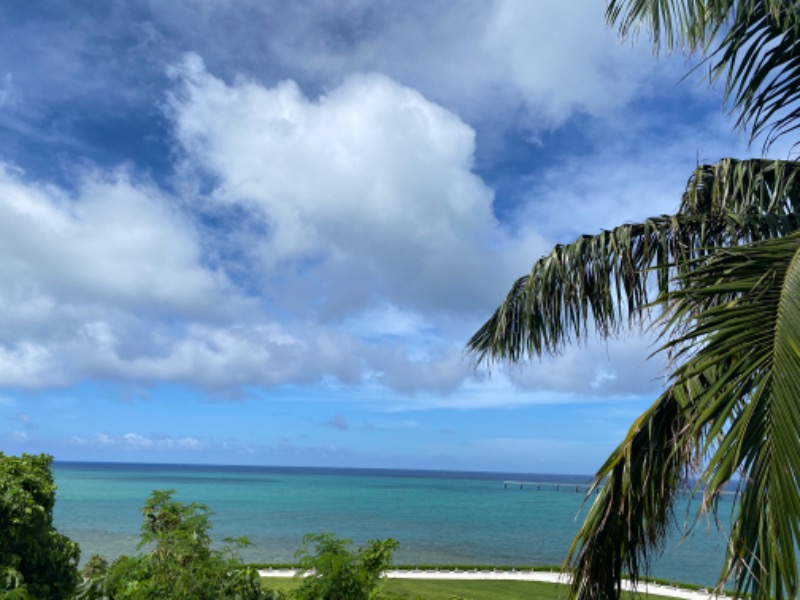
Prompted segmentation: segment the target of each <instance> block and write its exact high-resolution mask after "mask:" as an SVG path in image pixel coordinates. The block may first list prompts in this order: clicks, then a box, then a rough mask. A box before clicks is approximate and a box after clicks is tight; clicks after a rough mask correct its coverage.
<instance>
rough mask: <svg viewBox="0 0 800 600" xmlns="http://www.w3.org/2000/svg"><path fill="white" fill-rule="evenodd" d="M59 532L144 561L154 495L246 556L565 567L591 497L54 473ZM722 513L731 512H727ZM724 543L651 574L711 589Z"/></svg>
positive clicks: (365, 473) (383, 477)
mask: <svg viewBox="0 0 800 600" xmlns="http://www.w3.org/2000/svg"><path fill="white" fill-rule="evenodd" d="M53 472H54V475H55V478H56V483H57V484H58V495H57V502H56V509H55V522H56V526H57V527H58V529H59V531H61V532H62V533H64V534H66V535H68V536H69V537H71V538H72V539H73V540H75V541H77V542H78V543H79V544H80V546H81V550H82V554H83V557H84V558H88V557H89V556H91V555H92V554H95V553H97V554H102V555H104V556H106V557H108V558H114V557H116V556H119V555H120V554H132V553H135V552H136V544H137V541H138V535H139V527H140V524H141V513H140V508H141V506H142V504H143V503H144V500H145V499H146V498H147V496H148V495H149V494H150V492H151V491H152V490H154V489H174V490H176V494H175V496H174V498H175V499H176V500H179V501H181V502H186V503H188V502H192V501H196V502H202V503H204V504H207V505H208V506H209V507H210V508H211V509H212V510H213V511H214V513H215V514H214V516H213V518H212V523H213V531H212V534H213V536H214V538H215V539H221V538H224V537H237V536H240V535H246V536H248V537H249V538H250V540H251V541H252V542H253V543H254V544H255V547H254V548H250V549H248V550H247V551H246V552H245V553H244V554H243V558H244V559H245V560H249V561H257V562H292V561H293V555H294V552H295V550H296V549H297V548H298V547H299V546H300V544H301V538H302V537H303V535H304V534H306V533H309V532H321V531H331V532H334V533H336V534H337V535H339V536H341V537H346V538H350V539H352V540H353V541H354V542H355V543H356V544H359V543H364V542H366V541H367V540H368V539H371V538H387V537H392V538H395V539H397V540H398V541H400V544H401V545H400V548H399V550H398V551H397V553H396V554H395V558H396V562H397V563H399V564H476V565H477V564H480V565H533V564H535V565H558V564H560V563H561V562H562V561H563V559H564V557H565V555H566V552H567V550H568V548H569V545H570V543H571V541H572V538H573V536H574V535H575V533H576V531H577V529H578V526H579V522H580V517H581V516H583V515H585V513H586V508H585V507H584V509H583V510H581V503H582V501H583V494H582V493H576V492H575V487H574V485H573V486H572V487H571V488H569V487H567V486H564V487H562V488H561V491H555V490H553V489H546V488H543V489H542V490H538V491H537V490H536V489H535V488H525V489H524V490H520V489H519V487H518V486H509V487H508V488H506V487H505V486H504V484H503V481H504V480H509V479H510V480H522V481H557V482H563V483H565V484H566V483H573V484H575V483H586V482H587V481H588V480H589V477H577V476H565V475H561V476H558V475H535V474H518V473H458V472H427V471H395V470H356V469H300V468H269V467H263V468H261V467H218V466H213V467H212V466H185V465H183V466H181V465H136V464H111V463H63V462H61V463H56V464H55V465H54V467H53ZM722 512H723V513H724V507H723V509H722ZM723 552H724V539H723V537H722V535H721V534H719V533H718V532H717V531H716V529H715V528H714V527H713V526H712V527H711V529H710V531H709V530H707V528H706V527H704V526H703V527H698V528H697V531H696V533H695V534H694V535H693V536H692V537H691V538H690V539H687V540H684V541H680V540H679V539H678V537H677V536H676V538H675V539H674V540H672V541H670V542H669V543H668V544H667V548H666V550H665V552H664V555H663V556H662V558H661V559H660V560H658V561H657V562H656V563H655V565H654V568H653V572H652V575H653V576H657V577H664V578H667V579H671V580H675V581H684V582H689V583H697V584H701V585H709V584H712V583H714V582H715V581H716V575H717V574H718V573H719V570H720V567H721V565H722V557H723Z"/></svg>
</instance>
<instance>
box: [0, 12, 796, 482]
mask: <svg viewBox="0 0 800 600" xmlns="http://www.w3.org/2000/svg"><path fill="white" fill-rule="evenodd" d="M0 28H1V29H2V31H0V35H2V39H3V40H4V44H2V46H0V139H1V140H2V144H0V278H1V279H0V281H2V284H1V285H0V308H1V309H2V310H0V450H1V451H3V452H6V453H19V452H48V453H51V454H53V455H55V457H56V459H61V460H115V461H116V460H119V461H142V462H183V463H223V464H262V465H298V466H299V465H308V466H355V467H358V466H363V467H401V468H402V467H406V468H430V469H465V470H497V471H524V472H545V473H547V472H551V473H591V472H593V471H594V470H595V469H596V468H597V467H598V466H599V465H600V464H601V463H602V461H603V459H604V458H605V456H606V455H607V454H608V452H610V451H611V450H612V449H613V447H614V446H615V445H616V444H617V443H618V442H619V441H620V439H621V438H622V436H623V435H624V433H625V431H626V430H627V428H628V426H629V425H630V423H631V422H632V420H633V419H634V418H635V417H636V416H637V415H638V414H639V413H640V412H642V411H643V410H644V409H645V408H646V407H647V406H648V405H649V403H650V402H651V401H652V400H653V399H654V398H655V397H656V395H657V394H658V392H659V389H660V382H661V379H662V377H663V373H664V363H663V360H661V359H660V358H658V357H656V358H655V359H652V360H649V361H648V360H646V358H647V356H648V355H649V354H650V353H651V352H652V351H653V350H654V345H653V344H654V342H653V339H652V338H651V337H649V336H648V335H647V334H642V333H641V332H638V331H636V332H631V333H630V334H628V335H624V336H622V337H621V338H620V339H615V340H609V341H599V340H594V341H591V340H590V341H589V343H588V344H587V345H585V346H583V347H580V348H578V347H575V348H569V349H567V350H566V351H565V352H564V354H563V355H562V356H559V357H557V358H548V359H545V360H543V361H542V362H534V363H532V364H529V365H524V366H522V367H515V368H507V369H506V368H502V367H500V368H495V369H493V370H492V372H491V373H488V372H487V371H486V370H485V369H478V370H477V371H476V370H475V369H474V368H473V366H472V365H471V363H470V361H469V359H468V358H467V357H465V356H464V354H463V348H464V344H465V342H466V341H467V339H468V338H469V336H470V335H471V333H472V332H474V331H475V330H476V329H477V328H478V327H479V326H480V325H481V323H482V322H483V321H484V320H485V319H486V318H488V317H489V316H490V315H491V312H492V310H493V309H494V307H495V306H496V305H497V304H498V303H499V302H500V301H501V300H502V298H503V297H504V295H505V293H506V291H507V289H508V288H509V286H510V285H511V283H512V282H513V281H514V279H515V278H516V277H518V276H520V275H522V274H524V273H525V272H526V271H527V270H528V269H529V268H530V266H531V264H532V263H533V262H534V261H535V260H536V259H537V258H538V257H539V256H541V255H542V254H543V253H545V252H547V251H548V250H549V248H550V247H551V246H552V245H553V244H555V243H559V242H568V241H571V240H572V239H574V238H575V237H576V236H577V235H579V234H581V233H593V232H597V231H598V230H599V229H601V228H609V227H613V226H614V225H616V224H619V223H623V222H627V221H633V220H637V219H641V218H643V217H646V216H649V215H655V214H662V213H669V212H672V211H674V209H675V208H676V206H677V203H678V201H679V198H680V194H681V191H682V189H683V186H684V184H685V182H686V180H687V178H688V176H689V174H690V173H691V170H692V168H693V166H694V165H695V164H696V163H697V162H698V161H700V162H712V161H716V160H718V159H719V158H721V157H724V156H746V155H749V154H753V153H755V150H749V149H748V147H747V144H746V140H745V139H743V138H742V137H741V136H740V135H738V134H736V133H735V132H734V131H733V130H732V128H733V125H732V121H731V119H730V118H729V116H728V115H727V113H726V110H725V108H724V107H723V106H722V100H721V96H720V92H719V90H708V89H707V86H706V85H705V84H704V83H703V81H702V79H701V78H700V77H699V76H690V77H689V78H688V79H686V80H685V81H681V80H682V78H683V76H684V75H685V73H686V71H687V69H688V68H689V65H690V63H687V61H686V59H685V57H683V56H680V55H676V56H668V57H661V58H659V59H656V58H654V57H653V56H652V54H651V51H650V46H649V43H648V40H647V38H646V36H644V35H642V36H641V37H640V39H638V40H636V42H635V43H632V42H631V41H626V42H620V40H619V39H618V38H617V36H616V34H615V32H613V31H611V30H609V29H607V28H606V26H605V22H604V18H603V8H602V3H600V2H594V1H589V0H580V1H575V2H558V3H557V2H551V1H549V0H516V1H514V0H491V1H489V0H472V1H467V0H464V1H451V0H447V1H444V0H434V1H430V0H429V1H426V2H416V1H411V2H402V3H398V2H389V1H388V0H386V1H381V0H373V1H369V0H345V1H340V0H319V1H314V2H308V3H284V2H263V1H261V0H230V1H226V0H171V1H170V2H155V1H147V0H126V1H117V0H103V1H100V0H95V1H92V0H85V1H79V0H72V1H64V2H58V3H53V2H45V1H41V2H40V1H36V0H34V1H31V2H25V3H20V2H7V3H3V4H2V5H0ZM778 146H779V145H777V146H775V147H773V153H774V154H775V155H777V156H780V155H781V152H783V154H786V152H787V149H785V148H780V147H778Z"/></svg>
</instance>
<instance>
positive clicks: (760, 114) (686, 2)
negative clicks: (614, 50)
mask: <svg viewBox="0 0 800 600" xmlns="http://www.w3.org/2000/svg"><path fill="white" fill-rule="evenodd" d="M606 17H607V19H608V21H609V22H610V23H612V24H616V25H618V27H619V30H620V33H621V35H623V36H627V35H630V34H631V33H632V32H635V31H637V30H638V29H639V28H640V27H642V26H644V27H645V28H646V29H647V30H648V31H649V32H650V35H651V37H652V40H653V44H654V48H655V50H656V52H658V51H659V50H660V49H661V48H662V47H666V49H667V50H671V49H672V48H674V47H676V46H680V47H681V48H682V49H683V50H684V51H685V52H689V53H691V52H695V51H700V52H702V54H703V56H705V57H706V59H707V60H708V62H709V77H710V79H711V80H712V81H713V80H715V79H718V78H722V77H724V78H725V98H726V100H732V102H733V108H734V110H735V111H737V112H738V113H739V117H738V120H737V125H738V126H740V127H742V128H749V129H750V135H751V141H752V139H754V138H755V137H757V136H758V135H759V134H760V133H764V132H765V133H767V136H766V138H765V143H764V145H765V148H766V147H768V146H769V145H770V144H771V143H772V142H773V141H774V140H775V139H776V138H777V137H779V136H780V135H783V134H785V133H789V132H791V131H794V130H796V129H797V128H798V127H800V122H798V119H800V106H798V101H799V100H800V46H798V42H800V2H798V1H797V0H752V1H747V2H734V1H733V0H679V1H675V0H611V1H610V2H609V3H608V8H607V11H606Z"/></svg>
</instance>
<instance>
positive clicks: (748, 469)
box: [668, 233, 800, 598]
mask: <svg viewBox="0 0 800 600" xmlns="http://www.w3.org/2000/svg"><path fill="white" fill-rule="evenodd" d="M668 318H669V323H671V324H673V325H674V326H675V327H676V328H677V330H678V331H680V335H677V336H676V338H675V339H674V340H672V341H671V342H670V343H669V344H668V348H669V349H671V350H672V351H673V352H674V356H675V359H676V360H678V361H685V362H683V363H682V364H681V365H680V366H679V367H678V368H677V369H676V371H675V374H674V380H675V382H676V385H683V384H685V382H687V381H691V380H694V379H696V378H697V377H699V376H705V375H706V374H708V373H711V372H713V373H714V379H713V385H711V386H709V387H708V388H707V389H705V390H704V391H703V392H702V393H701V394H699V395H698V396H697V397H696V400H695V402H694V406H693V408H692V410H693V412H694V413H695V419H694V425H693V427H694V429H695V431H694V434H693V437H694V438H695V440H697V441H698V443H699V441H700V440H701V439H705V444H704V446H703V447H702V452H703V453H704V455H706V456H707V466H706V468H705V470H704V471H703V473H702V480H703V481H704V482H705V484H706V485H707V486H708V490H709V496H708V498H709V500H708V502H707V504H708V505H709V506H711V505H712V504H713V499H714V498H715V497H716V495H717V494H718V493H719V491H720V490H721V489H722V486H723V485H725V484H726V483H727V482H728V481H730V480H731V479H732V478H733V477H735V476H736V475H737V474H738V475H739V476H740V477H741V479H742V483H741V485H740V493H741V495H740V499H739V509H738V512H737V514H736V516H735V519H734V522H733V523H732V527H731V534H730V544H729V549H728V557H727V564H726V570H725V572H724V573H723V578H727V577H728V576H733V577H734V581H735V589H736V591H737V593H741V592H744V591H749V592H750V593H752V594H753V596H754V597H755V598H784V597H788V598H795V597H796V596H797V594H798V592H800V587H798V573H797V554H796V549H797V545H798V543H800V530H799V529H798V528H799V527H800V487H798V476H800V437H799V436H798V431H800V410H798V409H800V233H794V234H792V235H790V236H787V237H785V238H782V239H775V240H770V241H767V242H763V243H760V244H753V245H752V246H750V247H743V248H733V249H730V250H726V251H721V252H718V253H717V254H716V255H715V257H714V258H713V259H712V260H710V261H708V262H707V263H706V264H704V265H702V266H701V267H700V268H698V269H697V270H696V271H694V272H693V273H692V274H691V276H690V277H686V278H685V279H684V281H683V289H681V290H680V291H678V292H676V293H675V294H673V295H672V297H671V299H670V301H669V305H668Z"/></svg>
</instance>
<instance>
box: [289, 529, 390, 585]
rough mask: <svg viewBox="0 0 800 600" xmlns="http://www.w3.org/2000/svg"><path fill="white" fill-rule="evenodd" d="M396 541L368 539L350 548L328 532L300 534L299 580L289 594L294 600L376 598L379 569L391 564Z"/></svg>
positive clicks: (379, 575) (344, 541)
mask: <svg viewBox="0 0 800 600" xmlns="http://www.w3.org/2000/svg"><path fill="white" fill-rule="evenodd" d="M399 545H400V544H399V543H398V542H396V541H395V540H393V539H391V538H390V539H387V540H370V541H369V542H368V543H367V546H366V547H365V548H359V549H358V550H357V551H356V552H353V551H352V550H351V542H350V540H343V539H339V538H337V537H335V536H334V535H333V534H331V533H310V534H308V535H306V536H305V537H303V548H301V549H300V550H299V551H298V552H297V554H296V557H297V558H299V559H300V569H301V571H300V572H299V573H298V577H303V583H302V584H301V586H300V588H298V589H297V590H296V591H295V592H294V595H293V597H294V598H297V600H370V599H373V598H377V597H378V594H379V592H380V587H381V583H382V581H383V572H384V571H385V570H386V569H387V568H388V567H389V566H391V564H392V554H393V552H394V551H395V550H396V549H397V547H398V546H399Z"/></svg>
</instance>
